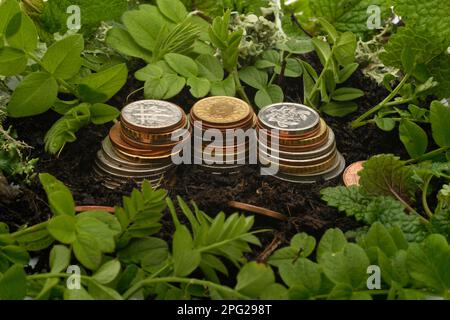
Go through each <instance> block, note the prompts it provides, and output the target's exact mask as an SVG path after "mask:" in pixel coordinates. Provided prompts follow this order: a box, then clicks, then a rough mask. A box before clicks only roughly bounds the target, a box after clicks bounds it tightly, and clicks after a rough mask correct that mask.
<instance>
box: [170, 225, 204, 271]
mask: <svg viewBox="0 0 450 320" xmlns="http://www.w3.org/2000/svg"><path fill="white" fill-rule="evenodd" d="M172 251H173V260H174V273H175V275H176V276H179V277H185V276H188V275H190V274H191V273H192V272H193V271H194V270H195V269H197V267H198V266H199V264H200V261H201V254H200V252H198V251H197V250H195V249H194V243H193V241H192V236H191V233H190V232H189V230H188V228H187V227H186V226H183V225H181V226H179V228H177V230H176V231H175V234H174V236H173V249H172Z"/></svg>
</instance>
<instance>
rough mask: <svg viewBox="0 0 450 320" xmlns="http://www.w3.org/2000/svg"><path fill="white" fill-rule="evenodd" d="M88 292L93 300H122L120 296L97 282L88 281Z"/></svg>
mask: <svg viewBox="0 0 450 320" xmlns="http://www.w3.org/2000/svg"><path fill="white" fill-rule="evenodd" d="M88 292H89V294H90V295H91V296H92V297H93V298H94V299H95V300H123V298H122V296H121V295H120V294H119V293H118V292H117V291H116V290H114V289H112V288H109V287H107V286H104V285H102V284H100V283H98V282H97V281H89V287H88Z"/></svg>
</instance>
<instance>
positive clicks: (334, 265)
mask: <svg viewBox="0 0 450 320" xmlns="http://www.w3.org/2000/svg"><path fill="white" fill-rule="evenodd" d="M320 261H321V262H320V265H321V266H322V267H323V271H324V273H325V274H326V276H327V277H328V278H329V279H330V280H331V281H333V282H334V283H336V284H345V285H348V286H351V287H352V288H355V289H356V288H360V287H361V286H362V285H363V284H364V285H365V282H366V279H367V273H366V271H367V267H368V266H369V264H370V261H369V258H368V257H367V255H366V253H365V252H364V250H363V249H362V248H361V247H359V246H357V245H356V244H353V243H348V244H346V245H344V247H343V250H342V251H340V252H337V253H329V252H327V253H324V254H323V255H322V256H321V260H320Z"/></svg>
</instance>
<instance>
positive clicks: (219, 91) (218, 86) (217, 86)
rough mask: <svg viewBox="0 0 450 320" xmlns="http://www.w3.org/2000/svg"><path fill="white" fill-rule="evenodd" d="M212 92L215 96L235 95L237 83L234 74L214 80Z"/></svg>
mask: <svg viewBox="0 0 450 320" xmlns="http://www.w3.org/2000/svg"><path fill="white" fill-rule="evenodd" d="M211 94H212V95H213V96H228V97H234V96H235V95H236V83H235V82H234V79H233V76H231V75H229V76H228V77H227V78H226V79H225V80H223V81H216V82H212V83H211Z"/></svg>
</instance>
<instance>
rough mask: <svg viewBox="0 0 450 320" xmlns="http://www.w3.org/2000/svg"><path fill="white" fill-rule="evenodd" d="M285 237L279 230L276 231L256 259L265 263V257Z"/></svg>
mask: <svg viewBox="0 0 450 320" xmlns="http://www.w3.org/2000/svg"><path fill="white" fill-rule="evenodd" d="M284 240H285V238H284V235H283V234H282V233H281V232H277V233H276V234H275V236H274V238H273V240H272V242H271V243H270V244H269V245H268V246H267V247H266V249H265V250H264V251H263V252H262V253H261V254H260V255H259V256H258V258H257V259H256V260H257V261H258V262H259V263H266V262H267V259H269V257H270V256H271V255H272V253H274V252H275V250H277V249H278V247H279V246H280V245H281V244H282V243H283V242H284Z"/></svg>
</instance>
